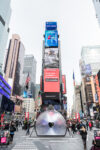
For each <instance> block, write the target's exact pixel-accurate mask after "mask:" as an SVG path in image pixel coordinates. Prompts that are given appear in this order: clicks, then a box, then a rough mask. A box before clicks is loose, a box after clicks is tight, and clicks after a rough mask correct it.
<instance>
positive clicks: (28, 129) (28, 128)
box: [26, 122, 30, 135]
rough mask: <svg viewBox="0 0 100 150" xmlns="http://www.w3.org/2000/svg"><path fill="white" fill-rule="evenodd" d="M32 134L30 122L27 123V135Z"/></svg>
mask: <svg viewBox="0 0 100 150" xmlns="http://www.w3.org/2000/svg"><path fill="white" fill-rule="evenodd" d="M29 134H30V122H28V123H27V131H26V135H29Z"/></svg>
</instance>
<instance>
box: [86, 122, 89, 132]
mask: <svg viewBox="0 0 100 150" xmlns="http://www.w3.org/2000/svg"><path fill="white" fill-rule="evenodd" d="M88 127H89V123H88V121H86V129H87V131H88Z"/></svg>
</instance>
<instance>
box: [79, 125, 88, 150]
mask: <svg viewBox="0 0 100 150" xmlns="http://www.w3.org/2000/svg"><path fill="white" fill-rule="evenodd" d="M80 135H81V136H82V140H83V144H84V150H86V139H87V131H86V128H85V127H84V126H82V128H81V129H80Z"/></svg>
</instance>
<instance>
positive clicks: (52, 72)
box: [44, 69, 60, 93]
mask: <svg viewBox="0 0 100 150" xmlns="http://www.w3.org/2000/svg"><path fill="white" fill-rule="evenodd" d="M44 92H57V93H58V92H60V81H59V69H44Z"/></svg>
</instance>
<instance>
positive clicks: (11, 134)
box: [9, 121, 16, 142]
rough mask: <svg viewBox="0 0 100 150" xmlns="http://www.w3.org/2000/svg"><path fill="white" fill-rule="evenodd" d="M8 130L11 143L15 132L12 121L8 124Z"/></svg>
mask: <svg viewBox="0 0 100 150" xmlns="http://www.w3.org/2000/svg"><path fill="white" fill-rule="evenodd" d="M9 130H10V137H11V142H13V137H14V132H15V131H16V128H15V126H14V122H13V121H12V122H11V124H10V127H9Z"/></svg>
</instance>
